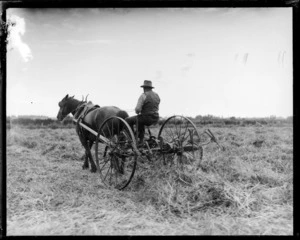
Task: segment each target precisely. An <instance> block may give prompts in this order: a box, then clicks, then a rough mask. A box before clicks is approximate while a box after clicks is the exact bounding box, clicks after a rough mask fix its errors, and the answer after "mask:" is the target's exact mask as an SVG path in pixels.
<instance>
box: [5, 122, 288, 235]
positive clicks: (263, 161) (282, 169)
mask: <svg viewBox="0 0 300 240" xmlns="http://www.w3.org/2000/svg"><path fill="white" fill-rule="evenodd" d="M211 130H212V131H213V132H214V133H215V135H216V136H217V138H218V139H219V140H220V141H221V142H222V143H223V145H224V146H225V148H226V151H225V152H223V151H220V150H219V149H218V147H217V146H216V145H215V144H210V145H207V146H205V147H204V156H203V160H202V163H201V167H200V168H199V169H193V170H191V171H185V172H181V171H179V170H178V169H177V168H176V167H175V165H173V166H165V165H163V164H162V162H161V161H159V160H157V161H154V162H148V161H146V160H145V159H139V160H138V166H137V170H136V173H135V176H134V178H133V180H132V182H131V183H130V185H129V186H128V187H127V188H126V189H125V190H124V191H118V190H109V189H106V188H105V187H104V185H103V184H102V183H101V180H100V177H99V176H98V175H97V174H93V173H91V172H89V171H87V170H82V168H81V166H82V164H83V162H82V160H81V156H82V155H83V153H84V151H83V148H82V147H81V146H80V143H79V139H78V137H77V136H76V133H75V129H46V128H45V129H23V128H18V127H17V126H16V127H13V128H11V129H10V130H9V131H8V134H7V135H8V136H7V235H292V234H293V135H292V132H293V131H292V130H293V129H292V126H284V127H275V126H273V127H272V126H263V127H255V126H249V127H223V128H211ZM199 131H200V132H202V131H203V129H201V128H199ZM258 140H259V141H262V144H261V145H260V146H257V145H255V144H254V143H255V142H256V141H258Z"/></svg>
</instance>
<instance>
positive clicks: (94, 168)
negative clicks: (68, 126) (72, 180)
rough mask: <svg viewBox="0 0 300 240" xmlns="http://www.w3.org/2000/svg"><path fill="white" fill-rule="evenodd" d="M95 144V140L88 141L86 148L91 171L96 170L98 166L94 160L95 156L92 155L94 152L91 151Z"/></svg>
mask: <svg viewBox="0 0 300 240" xmlns="http://www.w3.org/2000/svg"><path fill="white" fill-rule="evenodd" d="M93 144H94V142H93V141H88V144H87V149H86V155H87V156H88V159H89V160H90V164H91V172H96V171H97V167H96V164H95V162H94V160H93V156H92V153H91V148H92V146H93Z"/></svg>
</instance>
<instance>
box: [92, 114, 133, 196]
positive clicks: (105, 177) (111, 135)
mask: <svg viewBox="0 0 300 240" xmlns="http://www.w3.org/2000/svg"><path fill="white" fill-rule="evenodd" d="M100 135H101V136H102V137H104V138H106V139H107V142H106V143H104V142H103V141H102V140H99V137H100ZM95 155H96V166H97V172H98V173H99V175H100V178H101V180H102V182H103V183H104V185H105V186H106V187H109V188H116V189H119V190H121V189H124V188H125V187H126V186H127V185H128V184H129V183H130V181H131V179H132V177H133V175H134V172H135V169H136V162H137V149H136V142H135V138H134V135H133V133H132V131H131V129H130V127H129V126H128V124H127V123H126V122H125V121H124V120H123V119H121V118H118V117H112V118H109V119H107V120H106V121H105V122H104V123H103V124H102V125H101V127H100V128H99V131H98V136H97V139H96V146H95Z"/></svg>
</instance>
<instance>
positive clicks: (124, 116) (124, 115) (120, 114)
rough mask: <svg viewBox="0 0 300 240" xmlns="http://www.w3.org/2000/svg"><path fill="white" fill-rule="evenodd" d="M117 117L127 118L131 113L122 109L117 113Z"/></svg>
mask: <svg viewBox="0 0 300 240" xmlns="http://www.w3.org/2000/svg"><path fill="white" fill-rule="evenodd" d="M117 117H120V118H123V119H125V118H127V117H129V115H128V113H127V112H126V111H123V110H121V111H119V112H118V113H117Z"/></svg>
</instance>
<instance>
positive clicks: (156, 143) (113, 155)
mask: <svg viewBox="0 0 300 240" xmlns="http://www.w3.org/2000/svg"><path fill="white" fill-rule="evenodd" d="M74 121H75V122H77V121H76V120H75V119H74ZM79 124H80V125H81V126H82V127H83V128H85V129H86V130H88V131H89V132H90V133H92V134H94V135H95V136H96V142H95V143H96V144H95V158H96V159H95V160H96V166H97V172H98V173H99V174H100V177H101V180H102V182H103V183H104V184H105V185H106V186H107V187H113V188H116V189H119V190H121V189H124V188H125V187H126V186H128V184H129V183H130V181H131V180H132V178H133V175H134V172H135V170H136V165H137V162H138V159H139V157H143V156H144V157H146V158H147V159H148V160H150V161H153V160H157V159H162V160H163V161H164V163H165V162H166V160H167V159H172V161H175V162H176V164H177V166H178V168H183V167H184V166H190V167H192V168H197V167H198V166H199V165H200V163H201V160H202V157H203V146H204V145H207V144H209V143H210V142H215V143H217V144H218V146H219V147H220V148H223V147H221V146H220V145H219V143H218V142H217V140H216V138H215V136H214V135H213V134H212V132H211V131H210V130H209V129H207V130H205V131H204V132H203V133H202V134H199V133H198V131H197V128H196V126H195V124H194V123H193V122H192V121H191V120H190V119H188V118H187V117H184V116H178V115H174V116H172V117H169V118H168V119H167V120H165V121H164V123H163V124H162V125H161V127H160V130H159V132H158V136H157V137H155V136H153V135H152V134H151V132H150V130H149V128H148V130H149V136H148V138H147V139H146V140H145V141H144V143H143V144H142V145H137V140H136V139H137V137H136V136H135V135H134V133H133V131H132V129H131V128H130V126H129V125H128V123H127V122H126V121H125V120H124V119H122V118H120V117H116V116H113V117H110V118H108V119H106V120H105V121H104V122H103V123H102V125H101V127H100V128H99V130H98V132H96V131H94V130H92V129H91V128H89V127H88V126H86V125H85V124H83V123H81V122H79Z"/></svg>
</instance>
